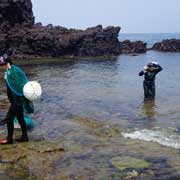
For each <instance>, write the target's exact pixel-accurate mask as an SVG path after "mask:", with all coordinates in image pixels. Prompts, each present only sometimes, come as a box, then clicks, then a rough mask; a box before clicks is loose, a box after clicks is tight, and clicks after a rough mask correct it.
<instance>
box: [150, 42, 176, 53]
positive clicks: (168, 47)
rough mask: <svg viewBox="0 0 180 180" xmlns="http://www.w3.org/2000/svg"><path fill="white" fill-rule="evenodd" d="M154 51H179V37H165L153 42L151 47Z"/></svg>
mask: <svg viewBox="0 0 180 180" xmlns="http://www.w3.org/2000/svg"><path fill="white" fill-rule="evenodd" d="M152 49H153V50H156V51H165V52H180V39H167V40H163V41H162V42H158V43H155V44H154V45H153V47H152Z"/></svg>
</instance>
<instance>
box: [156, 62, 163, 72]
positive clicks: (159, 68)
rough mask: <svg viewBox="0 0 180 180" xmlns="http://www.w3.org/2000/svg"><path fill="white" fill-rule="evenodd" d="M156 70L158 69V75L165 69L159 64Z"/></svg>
mask: <svg viewBox="0 0 180 180" xmlns="http://www.w3.org/2000/svg"><path fill="white" fill-rule="evenodd" d="M155 69H156V73H159V72H161V71H162V70H163V68H162V67H161V66H160V65H159V64H158V65H157V66H156V68H155Z"/></svg>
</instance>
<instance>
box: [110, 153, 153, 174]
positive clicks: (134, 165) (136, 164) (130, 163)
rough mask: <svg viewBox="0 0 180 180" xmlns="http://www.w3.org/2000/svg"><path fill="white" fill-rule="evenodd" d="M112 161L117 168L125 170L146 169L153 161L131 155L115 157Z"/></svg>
mask: <svg viewBox="0 0 180 180" xmlns="http://www.w3.org/2000/svg"><path fill="white" fill-rule="evenodd" d="M111 163H112V165H113V166H114V167H116V168H117V169H119V170H121V171H123V170H125V169H144V168H148V167H150V166H151V163H149V162H147V161H145V160H143V159H137V158H134V157H130V156H123V157H114V158H112V159H111Z"/></svg>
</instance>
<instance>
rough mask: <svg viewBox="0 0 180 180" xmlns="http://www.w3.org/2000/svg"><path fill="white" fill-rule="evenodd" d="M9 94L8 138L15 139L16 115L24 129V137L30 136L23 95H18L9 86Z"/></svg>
mask: <svg viewBox="0 0 180 180" xmlns="http://www.w3.org/2000/svg"><path fill="white" fill-rule="evenodd" d="M7 95H8V99H9V101H10V103H11V105H10V108H9V110H8V113H7V116H6V121H7V129H8V136H7V140H8V141H12V140H13V132H14V118H15V117H16V118H17V120H18V122H19V124H20V126H21V130H22V137H24V138H28V136H27V127H26V123H25V120H24V110H23V97H21V96H18V95H16V94H15V93H13V92H12V91H11V90H10V88H9V87H8V86H7Z"/></svg>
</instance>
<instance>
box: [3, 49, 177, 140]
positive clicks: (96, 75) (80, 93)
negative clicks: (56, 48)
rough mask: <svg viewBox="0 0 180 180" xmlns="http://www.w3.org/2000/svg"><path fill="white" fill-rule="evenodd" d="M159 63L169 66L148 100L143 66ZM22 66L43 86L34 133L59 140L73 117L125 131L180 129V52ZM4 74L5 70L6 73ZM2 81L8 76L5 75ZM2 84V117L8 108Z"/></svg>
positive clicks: (24, 64) (34, 116)
mask: <svg viewBox="0 0 180 180" xmlns="http://www.w3.org/2000/svg"><path fill="white" fill-rule="evenodd" d="M152 60H155V61H158V62H159V63H160V64H161V66H162V67H163V68H164V70H163V71H162V72H161V73H159V74H158V76H157V79H156V91H157V94H156V100H155V101H154V102H144V101H143V88H142V82H143V78H142V77H139V76H138V73H139V71H140V70H142V68H143V66H144V65H145V64H146V63H148V62H149V61H152ZM20 66H21V67H22V68H23V69H24V70H25V71H26V73H27V74H28V76H29V77H30V79H31V80H37V81H39V82H40V83H41V85H42V88H43V96H42V98H41V100H39V101H37V102H35V107H36V113H35V114H34V115H33V116H32V117H33V118H34V119H35V120H36V122H37V125H36V127H35V128H34V130H33V132H32V133H34V134H40V135H44V136H45V137H47V138H55V137H58V136H60V135H61V133H63V132H64V131H68V128H69V127H70V126H71V124H70V123H69V121H68V119H71V118H72V117H74V116H78V117H84V118H91V119H96V120H98V121H107V122H108V123H115V124H118V125H119V126H120V127H122V128H125V129H127V128H128V129H132V130H134V129H140V130H142V129H153V128H157V127H160V128H162V129H167V128H169V127H171V128H174V129H177V130H180V96H179V89H180V83H179V82H180V74H179V68H180V53H160V52H155V51H148V52H147V53H145V54H140V55H139V56H130V55H121V56H119V57H117V58H114V59H109V60H102V59H96V60H95V59H89V60H74V61H68V60H66V61H62V60H53V61H52V60H48V59H47V60H45V61H44V62H43V64H42V62H38V61H37V62H36V61H28V62H23V64H20ZM1 75H2V76H3V74H1ZM2 80H3V79H2ZM3 86H4V84H3V83H1V94H0V100H1V102H0V107H1V110H0V117H1V118H3V116H4V115H5V112H6V111H7V102H6V101H5V99H6V94H5V91H4V88H3Z"/></svg>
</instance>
